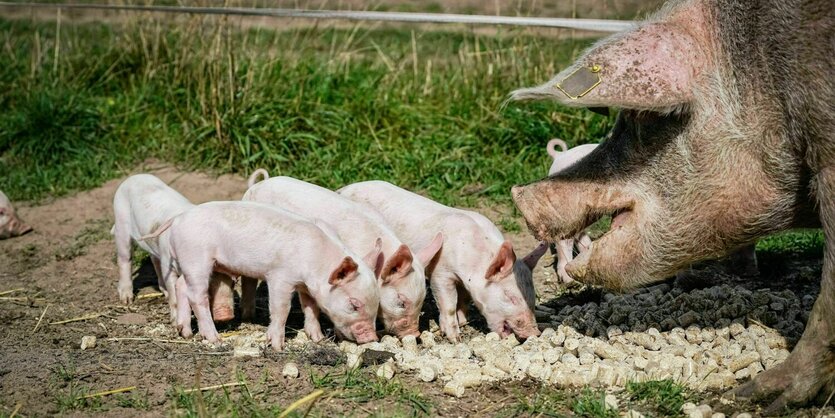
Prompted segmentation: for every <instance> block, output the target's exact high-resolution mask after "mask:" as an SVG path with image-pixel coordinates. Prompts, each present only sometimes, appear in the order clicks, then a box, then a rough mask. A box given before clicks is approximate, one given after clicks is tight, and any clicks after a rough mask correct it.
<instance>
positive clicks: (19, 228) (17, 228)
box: [0, 217, 32, 239]
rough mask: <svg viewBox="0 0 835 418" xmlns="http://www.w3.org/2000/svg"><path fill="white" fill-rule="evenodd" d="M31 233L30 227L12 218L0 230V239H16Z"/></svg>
mask: <svg viewBox="0 0 835 418" xmlns="http://www.w3.org/2000/svg"><path fill="white" fill-rule="evenodd" d="M31 231H32V227H31V226H29V225H26V224H24V223H23V222H22V221H21V220H20V219H19V218H17V217H13V218H11V220H9V222H7V223H6V225H3V227H2V228H0V239H5V238H14V237H18V236H21V235H24V234H27V233H29V232H31Z"/></svg>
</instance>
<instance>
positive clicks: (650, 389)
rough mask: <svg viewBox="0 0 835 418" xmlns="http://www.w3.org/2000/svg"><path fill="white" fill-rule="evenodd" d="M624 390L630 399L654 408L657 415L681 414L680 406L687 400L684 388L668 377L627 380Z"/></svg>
mask: <svg viewBox="0 0 835 418" xmlns="http://www.w3.org/2000/svg"><path fill="white" fill-rule="evenodd" d="M626 392H627V393H629V396H630V399H631V400H633V401H638V402H640V403H641V404H643V405H646V406H648V407H651V408H653V409H655V410H656V411H657V412H658V415H659V416H675V415H681V406H682V405H684V403H685V402H686V401H687V393H686V391H685V388H684V387H683V386H682V385H680V384H678V383H675V382H674V381H672V380H670V379H665V380H652V381H647V382H628V383H627V384H626Z"/></svg>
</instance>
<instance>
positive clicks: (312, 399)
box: [278, 389, 325, 418]
mask: <svg viewBox="0 0 835 418" xmlns="http://www.w3.org/2000/svg"><path fill="white" fill-rule="evenodd" d="M324 394H325V391H324V390H322V389H319V390H316V391H313V392H311V393H310V394H309V395H307V396H305V397H303V398H301V399H299V400H297V401H295V402H293V403H291V404H290V406H288V407H287V409H285V410H284V412H282V413H281V415H279V416H278V418H284V417H286V416H287V415H290V413H291V412H293V411H295V410H296V409H299V407H300V406H302V405H304V404H306V403H308V402H310V406H308V408H307V409H308V411H310V408H312V407H313V404H314V403H315V402H316V400H317V399H319V398H320V397H321V396H322V395H324ZM305 415H307V413H305Z"/></svg>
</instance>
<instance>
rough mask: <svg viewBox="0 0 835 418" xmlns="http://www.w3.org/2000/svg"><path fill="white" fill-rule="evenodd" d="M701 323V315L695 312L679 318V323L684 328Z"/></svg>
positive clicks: (689, 312)
mask: <svg viewBox="0 0 835 418" xmlns="http://www.w3.org/2000/svg"><path fill="white" fill-rule="evenodd" d="M698 321H699V314H697V313H696V312H694V311H692V310H691V311H687V312H685V313H684V314H682V315H681V316H679V317H678V323H679V324H680V325H681V326H682V327H685V328H686V327H689V326H690V325H693V324H695V323H696V322H698Z"/></svg>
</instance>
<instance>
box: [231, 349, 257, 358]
mask: <svg viewBox="0 0 835 418" xmlns="http://www.w3.org/2000/svg"><path fill="white" fill-rule="evenodd" d="M232 357H261V349H260V348H258V347H235V348H234V349H233V350H232Z"/></svg>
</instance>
